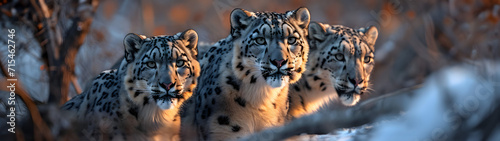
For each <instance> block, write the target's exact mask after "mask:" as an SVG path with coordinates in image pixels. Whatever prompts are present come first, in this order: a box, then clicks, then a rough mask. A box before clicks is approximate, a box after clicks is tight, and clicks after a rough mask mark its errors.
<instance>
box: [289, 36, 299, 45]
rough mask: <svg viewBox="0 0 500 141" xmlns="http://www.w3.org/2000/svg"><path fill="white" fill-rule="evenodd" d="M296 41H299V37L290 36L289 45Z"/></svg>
mask: <svg viewBox="0 0 500 141" xmlns="http://www.w3.org/2000/svg"><path fill="white" fill-rule="evenodd" d="M295 43H297V38H295V37H288V44H289V45H294V44H295Z"/></svg>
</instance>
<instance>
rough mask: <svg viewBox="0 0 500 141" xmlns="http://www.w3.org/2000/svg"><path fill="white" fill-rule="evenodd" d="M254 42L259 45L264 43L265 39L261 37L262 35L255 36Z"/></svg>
mask: <svg viewBox="0 0 500 141" xmlns="http://www.w3.org/2000/svg"><path fill="white" fill-rule="evenodd" d="M255 43H257V44H259V45H265V44H266V39H265V38H263V37H257V38H255Z"/></svg>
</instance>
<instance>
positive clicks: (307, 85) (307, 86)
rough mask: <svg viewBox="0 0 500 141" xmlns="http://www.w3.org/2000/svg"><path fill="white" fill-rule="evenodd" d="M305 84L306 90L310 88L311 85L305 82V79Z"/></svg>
mask: <svg viewBox="0 0 500 141" xmlns="http://www.w3.org/2000/svg"><path fill="white" fill-rule="evenodd" d="M305 86H306V88H307V89H308V90H311V86H309V83H307V81H306V85H305Z"/></svg>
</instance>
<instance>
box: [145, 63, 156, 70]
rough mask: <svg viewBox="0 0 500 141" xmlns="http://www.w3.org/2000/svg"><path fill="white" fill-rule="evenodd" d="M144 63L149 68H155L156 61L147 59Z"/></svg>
mask: <svg viewBox="0 0 500 141" xmlns="http://www.w3.org/2000/svg"><path fill="white" fill-rule="evenodd" d="M146 65H147V66H148V67H149V68H152V69H154V68H156V62H154V61H149V62H146Z"/></svg>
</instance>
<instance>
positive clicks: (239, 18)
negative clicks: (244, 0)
mask: <svg viewBox="0 0 500 141" xmlns="http://www.w3.org/2000/svg"><path fill="white" fill-rule="evenodd" d="M253 15H254V13H252V12H250V11H246V10H243V9H241V8H236V9H234V10H233V11H232V12H231V35H233V36H235V37H239V36H240V33H239V32H240V30H244V29H246V28H247V27H248V25H249V24H250V22H251V21H252V16H253Z"/></svg>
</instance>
